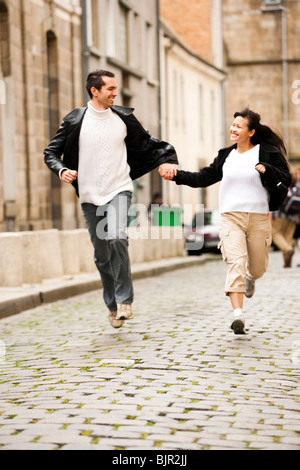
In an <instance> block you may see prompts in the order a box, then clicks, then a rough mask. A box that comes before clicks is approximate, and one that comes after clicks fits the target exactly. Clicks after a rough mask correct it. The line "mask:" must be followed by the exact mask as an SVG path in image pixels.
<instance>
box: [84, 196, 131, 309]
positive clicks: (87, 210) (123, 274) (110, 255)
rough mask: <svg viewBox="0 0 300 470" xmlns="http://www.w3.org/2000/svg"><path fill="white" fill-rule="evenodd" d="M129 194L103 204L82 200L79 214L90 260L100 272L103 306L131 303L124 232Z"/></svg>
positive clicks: (127, 254) (128, 263)
mask: <svg viewBox="0 0 300 470" xmlns="http://www.w3.org/2000/svg"><path fill="white" fill-rule="evenodd" d="M131 198H132V193H131V192H130V191H125V192H122V193H120V194H118V195H117V196H115V197H114V198H113V199H112V200H111V201H109V202H108V203H107V204H105V205H103V206H95V205H94V204H89V203H83V204H82V205H81V207H82V211H83V215H84V218H85V221H86V224H87V227H88V231H89V234H90V238H91V242H92V244H93V247H94V261H95V264H96V266H97V269H98V271H99V273H100V277H101V281H102V286H103V298H104V302H105V304H106V306H107V307H108V308H109V309H110V310H112V311H116V310H117V303H123V304H131V303H132V302H133V285H132V278H131V267H130V260H129V253H128V237H127V233H126V228H127V220H128V210H129V207H130V203H131Z"/></svg>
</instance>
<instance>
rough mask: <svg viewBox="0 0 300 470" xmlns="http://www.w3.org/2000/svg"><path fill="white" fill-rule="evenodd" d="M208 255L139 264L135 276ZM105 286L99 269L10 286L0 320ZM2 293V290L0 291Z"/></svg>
mask: <svg viewBox="0 0 300 470" xmlns="http://www.w3.org/2000/svg"><path fill="white" fill-rule="evenodd" d="M206 259H207V257H206V256H203V255H202V256H200V257H199V256H189V257H178V258H166V259H162V260H159V261H151V262H147V263H140V264H135V265H133V266H132V278H133V280H136V279H143V278H146V277H151V276H158V275H160V274H162V273H164V272H168V271H172V270H175V269H182V268H186V267H189V266H194V265H197V264H202V263H204V262H205V261H206ZM101 287H102V284H101V280H100V279H99V274H98V272H95V273H92V274H89V275H88V274H87V275H86V276H78V277H76V276H74V277H73V278H72V279H65V278H62V279H56V280H53V281H52V282H49V284H48V285H47V284H39V285H36V286H34V287H24V288H16V289H9V290H8V291H6V290H5V289H2V291H5V292H6V295H5V297H6V298H5V299H3V300H0V319H1V318H4V317H8V316H10V315H15V314H17V313H20V312H22V311H25V310H29V309H32V308H35V307H38V306H39V305H42V304H46V303H51V302H56V301H58V300H62V299H66V298H68V297H73V296H76V295H80V294H84V293H86V292H90V291H93V290H97V289H100V288H101ZM0 295H1V291H0Z"/></svg>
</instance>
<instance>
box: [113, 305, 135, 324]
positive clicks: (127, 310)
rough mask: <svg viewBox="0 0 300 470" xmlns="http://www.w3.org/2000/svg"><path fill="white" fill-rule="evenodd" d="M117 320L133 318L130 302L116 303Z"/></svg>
mask: <svg viewBox="0 0 300 470" xmlns="http://www.w3.org/2000/svg"><path fill="white" fill-rule="evenodd" d="M117 307H118V312H117V320H129V319H130V318H133V315H132V307H131V304H117Z"/></svg>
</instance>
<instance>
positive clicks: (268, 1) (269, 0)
mask: <svg viewBox="0 0 300 470" xmlns="http://www.w3.org/2000/svg"><path fill="white" fill-rule="evenodd" d="M263 2H264V4H265V5H279V4H280V3H281V0H263Z"/></svg>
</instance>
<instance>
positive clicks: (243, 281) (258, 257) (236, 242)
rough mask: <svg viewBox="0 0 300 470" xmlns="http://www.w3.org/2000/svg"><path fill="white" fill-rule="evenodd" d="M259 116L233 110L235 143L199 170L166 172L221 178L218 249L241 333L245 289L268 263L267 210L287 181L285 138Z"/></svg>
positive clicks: (199, 182)
mask: <svg viewBox="0 0 300 470" xmlns="http://www.w3.org/2000/svg"><path fill="white" fill-rule="evenodd" d="M260 120H261V118H260V115H259V114H257V113H255V112H253V111H251V110H250V109H249V108H246V109H244V110H243V111H241V112H236V113H235V114H234V121H233V124H232V126H231V128H230V136H231V141H232V142H234V145H232V146H231V147H228V148H224V149H221V150H220V151H219V154H218V156H217V157H216V158H215V159H214V161H213V162H212V163H211V165H210V166H208V167H205V168H203V169H202V170H201V171H200V172H188V171H182V170H178V171H175V176H174V177H170V176H169V175H167V174H166V176H165V179H173V180H174V181H175V182H176V183H177V184H186V185H188V186H191V187H194V188H196V187H207V186H210V185H212V184H214V183H217V182H218V181H222V182H221V186H220V191H219V209H220V212H221V214H222V221H221V227H220V249H221V252H222V254H223V258H224V260H225V261H226V263H227V266H228V270H227V278H226V284H225V293H226V295H228V296H229V298H230V300H231V304H232V307H233V322H232V324H231V328H232V329H233V331H234V333H235V334H244V333H245V317H244V314H243V299H244V295H246V297H252V296H253V294H254V289H255V280H256V279H258V278H260V277H261V276H263V274H264V273H265V272H266V269H267V266H268V252H269V247H270V245H271V222H270V216H269V211H273V210H275V209H278V207H279V206H280V204H281V202H282V199H283V196H282V193H281V189H282V188H284V187H288V186H289V185H290V183H291V177H290V173H289V168H288V164H287V161H286V157H285V155H286V149H285V145H284V142H283V141H282V139H281V138H280V137H279V136H278V135H277V134H276V133H275V132H273V131H272V130H271V129H270V128H269V127H268V126H265V125H262V124H261V122H260ZM286 191H287V188H286ZM284 194H285V191H284Z"/></svg>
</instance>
